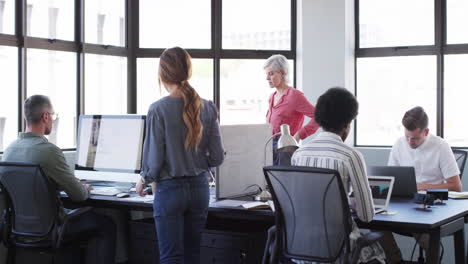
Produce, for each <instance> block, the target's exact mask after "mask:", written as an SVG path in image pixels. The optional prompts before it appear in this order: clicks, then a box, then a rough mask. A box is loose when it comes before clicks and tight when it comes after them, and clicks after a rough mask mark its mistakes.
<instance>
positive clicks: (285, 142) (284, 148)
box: [255, 124, 299, 201]
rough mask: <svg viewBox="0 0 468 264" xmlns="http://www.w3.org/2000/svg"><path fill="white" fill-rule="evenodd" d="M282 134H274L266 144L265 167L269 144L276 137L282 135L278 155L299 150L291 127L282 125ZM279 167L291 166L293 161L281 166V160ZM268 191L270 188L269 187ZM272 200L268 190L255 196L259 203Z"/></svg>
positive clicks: (279, 140)
mask: <svg viewBox="0 0 468 264" xmlns="http://www.w3.org/2000/svg"><path fill="white" fill-rule="evenodd" d="M280 129H281V132H278V133H276V134H273V135H272V136H271V137H270V138H269V139H268V140H267V142H266V143H265V151H264V153H265V159H264V162H263V165H264V166H266V155H267V154H266V150H267V146H268V143H269V142H270V141H271V140H272V139H273V138H274V137H276V136H278V135H281V136H280V138H279V139H278V144H277V147H276V148H277V152H278V155H281V153H293V152H294V151H296V149H298V148H299V144H298V143H297V141H296V139H295V138H294V137H293V136H292V135H291V132H290V131H289V125H288V124H282V125H281V126H280ZM278 165H279V166H291V161H290V160H289V162H288V163H287V164H281V159H280V164H278ZM267 189H268V186H267ZM269 199H271V194H270V192H269V191H268V190H262V192H261V193H260V194H258V195H256V196H255V200H257V201H259V200H260V201H266V200H269Z"/></svg>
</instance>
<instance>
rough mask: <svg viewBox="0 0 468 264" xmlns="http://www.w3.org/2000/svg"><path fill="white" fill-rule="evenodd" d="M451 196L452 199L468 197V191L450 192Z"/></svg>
mask: <svg viewBox="0 0 468 264" xmlns="http://www.w3.org/2000/svg"><path fill="white" fill-rule="evenodd" d="M448 196H449V198H452V199H468V192H452V191H450V192H449V195H448Z"/></svg>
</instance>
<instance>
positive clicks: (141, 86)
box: [137, 58, 213, 115]
mask: <svg viewBox="0 0 468 264" xmlns="http://www.w3.org/2000/svg"><path fill="white" fill-rule="evenodd" d="M137 63H138V77H137V82H138V84H137V86H138V89H137V93H138V95H137V105H138V107H137V108H138V110H137V111H138V112H137V113H138V114H143V115H146V114H147V113H148V108H149V106H150V105H151V104H152V103H153V102H155V101H157V100H158V99H160V98H161V97H163V96H167V95H168V93H167V91H166V89H165V88H164V86H161V87H159V83H158V66H159V59H155V58H140V59H138V61H137ZM190 84H191V85H192V86H193V88H195V90H196V91H197V92H198V94H199V95H200V96H201V97H202V98H204V99H207V100H213V60H211V59H192V78H191V79H190Z"/></svg>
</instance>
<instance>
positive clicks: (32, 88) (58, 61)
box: [27, 49, 76, 148]
mask: <svg viewBox="0 0 468 264" xmlns="http://www.w3.org/2000/svg"><path fill="white" fill-rule="evenodd" d="M27 69H28V79H27V96H28V97H29V96H31V95H35V94H43V95H47V96H48V97H49V98H50V100H51V102H52V104H53V106H54V111H55V113H57V114H58V118H57V119H56V120H55V121H54V122H55V124H54V127H53V129H52V132H51V134H50V135H49V141H50V142H52V143H54V144H57V145H58V146H61V147H63V148H73V147H74V146H75V138H74V129H75V120H76V56H75V54H74V53H72V52H63V51H55V50H40V49H28V53H27Z"/></svg>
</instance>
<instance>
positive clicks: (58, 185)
mask: <svg viewBox="0 0 468 264" xmlns="http://www.w3.org/2000/svg"><path fill="white" fill-rule="evenodd" d="M24 117H25V119H26V131H25V132H22V133H20V134H19V137H18V139H17V140H15V141H14V142H13V143H11V144H10V145H9V146H8V147H7V148H6V149H5V151H4V153H3V157H2V159H3V161H11V162H28V163H35V164H39V165H40V166H41V168H42V169H43V171H44V173H45V175H46V176H47V177H48V178H49V179H50V183H51V185H52V188H53V189H54V190H56V191H57V193H58V191H65V193H67V195H68V196H69V197H70V198H71V199H72V200H74V201H83V200H86V199H88V197H89V190H90V189H91V187H90V186H88V185H85V184H82V183H81V182H80V181H79V180H78V179H77V178H76V177H75V176H74V175H73V172H72V170H70V167H69V166H68V164H67V162H66V160H65V156H64V154H63V152H62V150H61V149H60V148H58V147H57V146H55V145H54V144H52V143H50V142H49V141H48V140H47V138H46V137H45V135H49V134H50V133H51V132H52V125H53V122H54V120H55V119H57V114H56V113H55V112H54V108H53V106H52V103H51V102H50V99H49V98H48V97H47V96H44V95H33V96H31V97H29V98H28V99H26V101H25V102H24ZM0 209H1V208H0ZM2 211H3V210H2ZM64 215H65V209H64V208H63V207H61V208H60V210H59V217H63V216H64ZM68 227H69V228H67V230H65V236H71V237H72V236H76V235H77V234H79V233H83V232H87V233H88V232H89V233H91V234H92V235H91V237H90V239H89V243H88V248H87V256H86V263H114V259H115V240H116V238H115V237H116V226H115V223H114V222H113V221H112V220H111V219H110V218H108V217H106V216H103V215H98V214H96V213H95V212H93V211H89V212H87V213H84V214H82V215H80V217H78V218H77V219H75V220H74V221H73V222H72V223H70V225H69V226H68Z"/></svg>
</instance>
